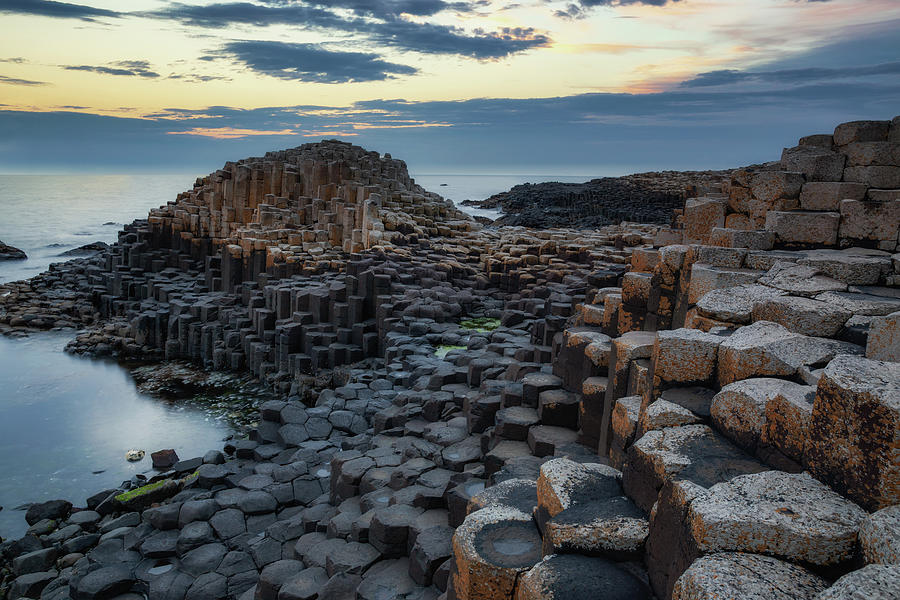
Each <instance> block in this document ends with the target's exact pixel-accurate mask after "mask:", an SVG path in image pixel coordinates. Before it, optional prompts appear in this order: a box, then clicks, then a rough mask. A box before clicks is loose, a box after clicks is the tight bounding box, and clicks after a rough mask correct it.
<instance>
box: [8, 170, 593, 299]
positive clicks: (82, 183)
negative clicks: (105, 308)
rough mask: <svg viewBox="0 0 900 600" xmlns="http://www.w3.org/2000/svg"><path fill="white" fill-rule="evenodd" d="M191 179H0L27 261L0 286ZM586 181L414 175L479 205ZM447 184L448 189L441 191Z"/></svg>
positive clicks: (13, 237) (136, 214) (12, 241)
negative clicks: (546, 185) (547, 184)
mask: <svg viewBox="0 0 900 600" xmlns="http://www.w3.org/2000/svg"><path fill="white" fill-rule="evenodd" d="M195 177H196V175H195V174H191V173H170V174H164V175H0V240H2V241H3V242H5V243H7V244H9V245H11V246H15V247H16V248H20V249H21V250H24V251H25V253H26V254H27V255H28V259H27V260H24V261H0V283H3V282H6V281H15V280H17V279H26V278H28V277H33V276H34V275H37V274H38V273H40V272H41V271H44V270H46V269H47V267H48V265H50V263H52V262H59V261H62V260H65V257H60V254H61V253H63V252H65V251H66V250H71V249H72V248H77V247H78V246H83V245H85V244H88V243H91V242H95V241H101V242H107V243H110V242H114V241H115V240H116V233H117V232H118V231H119V230H120V229H121V228H122V225H123V224H125V223H130V222H131V221H133V220H134V219H138V218H143V217H146V216H147V211H148V210H149V209H151V208H156V207H158V206H162V205H164V204H165V203H166V202H168V201H170V200H174V199H175V196H176V195H177V194H178V193H179V192H182V191H184V190H187V189H189V188H190V187H191V186H192V184H193V181H194V178H195ZM589 178H590V177H588V176H585V177H572V176H562V177H553V176H551V177H537V176H532V177H529V176H525V175H428V174H425V175H418V176H416V177H415V179H416V182H417V183H419V184H420V185H422V186H424V187H425V189H427V190H429V191H432V192H436V193H438V194H440V195H442V196H444V197H445V198H450V199H451V200H453V201H455V202H456V203H457V204H459V203H460V202H462V201H463V200H483V199H485V198H488V197H489V196H491V195H493V194H496V193H498V192H502V191H505V190H508V189H509V188H511V187H512V186H514V185H516V184H519V183H524V182H527V181H530V182H532V183H535V182H539V181H548V180H552V181H565V182H580V181H585V180H586V179H589ZM441 184H446V185H441ZM461 208H462V209H463V210H465V211H466V212H469V213H470V214H483V215H485V216H491V217H496V216H497V215H498V214H499V213H497V212H495V211H479V210H478V209H472V208H468V207H461Z"/></svg>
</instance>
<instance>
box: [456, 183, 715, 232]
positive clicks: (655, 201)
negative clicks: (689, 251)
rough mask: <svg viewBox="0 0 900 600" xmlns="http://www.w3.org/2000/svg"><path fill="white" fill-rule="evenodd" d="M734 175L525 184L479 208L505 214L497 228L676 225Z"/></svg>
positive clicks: (496, 196) (468, 202) (485, 201)
mask: <svg viewBox="0 0 900 600" xmlns="http://www.w3.org/2000/svg"><path fill="white" fill-rule="evenodd" d="M730 174H731V171H662V172H651V173H637V174H634V175H625V176H623V177H603V178H600V179H592V180H590V181H586V182H584V183H559V182H546V183H525V184H521V185H517V186H515V187H513V188H512V189H510V190H509V191H506V192H501V193H499V194H495V195H493V196H491V197H490V198H488V199H486V200H482V201H479V202H473V201H467V202H466V204H470V205H472V206H477V207H479V208H489V209H500V210H502V211H503V215H502V216H501V217H500V218H499V219H497V220H496V221H495V222H494V224H495V225H512V226H522V227H538V228H546V227H574V228H578V229H585V228H595V227H602V226H604V225H610V224H615V223H620V222H622V221H631V222H637V223H657V224H663V225H666V224H670V223H671V221H672V211H673V210H674V209H676V208H681V207H682V206H683V205H684V201H685V199H686V198H691V197H695V196H697V195H700V194H701V193H702V192H703V191H704V190H706V189H710V188H711V187H717V186H719V185H721V184H722V183H723V182H724V181H725V180H726V179H727V178H728V177H729V176H730Z"/></svg>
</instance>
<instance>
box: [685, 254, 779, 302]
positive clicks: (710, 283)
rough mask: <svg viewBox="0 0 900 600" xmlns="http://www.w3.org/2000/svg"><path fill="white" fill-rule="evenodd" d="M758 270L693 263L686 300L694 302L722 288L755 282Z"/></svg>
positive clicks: (758, 273) (758, 275)
mask: <svg viewBox="0 0 900 600" xmlns="http://www.w3.org/2000/svg"><path fill="white" fill-rule="evenodd" d="M760 275H762V273H760V272H759V271H755V270H752V269H739V268H738V269H732V268H726V267H714V266H712V265H708V264H704V263H694V265H693V267H692V268H691V287H690V288H689V290H688V302H689V303H690V304H696V303H697V302H699V301H700V299H701V298H702V297H703V296H705V295H706V294H708V293H710V292H711V291H713V290H717V289H722V288H726V289H727V288H733V287H736V286H739V285H745V284H750V283H753V282H755V281H756V280H757V279H759V277H760Z"/></svg>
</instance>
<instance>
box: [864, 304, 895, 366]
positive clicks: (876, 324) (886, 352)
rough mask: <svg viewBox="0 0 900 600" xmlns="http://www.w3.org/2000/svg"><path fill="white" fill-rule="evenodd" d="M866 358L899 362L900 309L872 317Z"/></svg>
mask: <svg viewBox="0 0 900 600" xmlns="http://www.w3.org/2000/svg"><path fill="white" fill-rule="evenodd" d="M866 358H871V359H872V360H884V361H892V362H900V311H897V312H895V313H891V314H889V315H886V316H883V317H876V318H874V319H872V324H871V325H870V326H869V335H868V337H867V342H866Z"/></svg>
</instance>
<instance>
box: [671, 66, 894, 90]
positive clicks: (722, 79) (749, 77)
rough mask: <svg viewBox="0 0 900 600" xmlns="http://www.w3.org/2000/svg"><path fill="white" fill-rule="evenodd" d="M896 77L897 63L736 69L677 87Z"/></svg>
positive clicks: (782, 83) (712, 74) (698, 77)
mask: <svg viewBox="0 0 900 600" xmlns="http://www.w3.org/2000/svg"><path fill="white" fill-rule="evenodd" d="M896 75H900V62H891V63H884V64H880V65H871V66H864V67H859V66H857V67H840V68H829V67H807V68H802V69H782V70H776V71H738V70H735V69H724V70H719V71H709V72H706V73H700V74H699V75H697V76H695V77H693V78H691V79H688V80H686V81H683V82H681V84H680V85H679V87H682V88H702V87H720V86H728V85H735V84H740V83H771V84H779V85H785V84H786V85H798V84H804V83H810V82H819V81H822V82H828V81H835V80H839V79H860V78H867V77H881V76H896Z"/></svg>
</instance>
